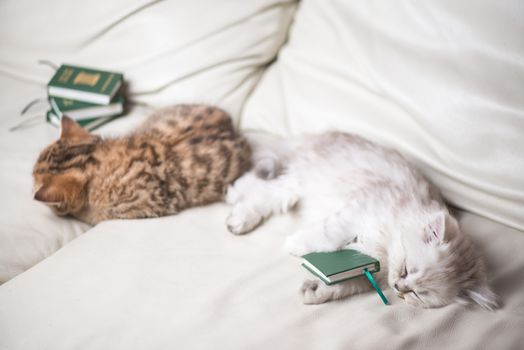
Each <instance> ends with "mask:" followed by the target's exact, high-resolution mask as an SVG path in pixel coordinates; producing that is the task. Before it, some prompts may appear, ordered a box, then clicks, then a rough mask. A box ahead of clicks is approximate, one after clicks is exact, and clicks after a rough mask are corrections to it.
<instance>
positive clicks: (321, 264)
mask: <svg viewBox="0 0 524 350" xmlns="http://www.w3.org/2000/svg"><path fill="white" fill-rule="evenodd" d="M302 258H303V263H302V266H304V267H305V268H306V269H308V270H309V271H310V272H312V273H313V274H315V275H316V276H318V277H319V278H320V279H322V280H323V281H324V282H325V283H326V284H333V283H336V282H341V281H345V280H348V279H351V278H355V277H359V276H362V275H364V269H367V270H368V271H369V272H370V273H374V272H378V271H380V263H379V262H378V260H376V259H374V258H372V257H370V256H368V255H365V254H362V253H360V252H358V251H356V250H352V249H345V250H339V251H336V252H329V253H310V254H307V255H304V256H303V257H302Z"/></svg>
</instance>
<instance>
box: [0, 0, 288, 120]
mask: <svg viewBox="0 0 524 350" xmlns="http://www.w3.org/2000/svg"><path fill="white" fill-rule="evenodd" d="M294 9H295V2H294V1H293V0H249V1H245V0H230V1H220V2H218V1H215V0H191V1H186V0H175V1H151V0H111V1H105V0H94V1H69V0H48V1H39V0H5V1H2V2H1V4H0V21H1V23H2V28H3V30H1V31H0V52H2V59H1V62H0V70H1V71H4V72H9V74H10V75H14V76H16V77H19V78H21V79H25V80H29V81H33V82H36V83H39V84H44V83H47V81H48V79H49V78H50V76H51V75H52V71H51V70H50V69H49V67H44V66H40V65H38V64H37V61H38V60H39V59H46V60H50V61H52V62H55V63H57V64H60V63H62V62H66V63H73V64H79V65H85V66H93V67H96V68H107V69H110V70H117V71H122V72H123V73H124V74H125V78H126V79H127V81H128V83H129V87H130V92H131V95H132V96H133V98H134V99H135V100H137V101H141V102H148V103H150V104H152V105H154V106H155V107H159V106H163V105H170V104H173V103H175V102H188V101H197V102H200V101H201V102H208V103H214V104H218V105H220V106H222V107H223V108H225V109H227V110H228V111H229V112H231V113H233V114H234V115H235V116H236V115H237V114H238V112H239V110H240V107H241V106H242V104H243V103H244V100H245V97H246V95H247V94H248V93H249V92H250V91H251V90H252V88H253V87H254V85H255V84H256V82H257V81H258V79H259V76H260V74H261V72H262V70H263V67H264V65H265V64H266V63H267V62H269V61H271V60H272V59H273V58H274V56H275V55H276V52H277V51H278V49H279V48H280V46H281V44H282V43H283V42H284V40H285V37H286V34H287V29H288V25H289V23H290V21H291V18H292V15H293V13H294Z"/></svg>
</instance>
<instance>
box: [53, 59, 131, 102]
mask: <svg viewBox="0 0 524 350" xmlns="http://www.w3.org/2000/svg"><path fill="white" fill-rule="evenodd" d="M122 81H123V75H122V74H121V73H117V72H107V71H103V70H98V69H92V68H85V67H78V66H72V65H67V64H63V65H61V66H60V68H58V70H57V71H56V73H55V75H54V76H53V77H52V78H51V80H50V81H49V83H48V84H47V92H48V95H49V96H54V97H62V98H70V99H73V100H78V101H84V102H91V103H96V104H103V105H107V104H109V103H110V102H111V100H112V99H113V96H115V94H116V92H117V91H118V89H119V88H120V86H122Z"/></svg>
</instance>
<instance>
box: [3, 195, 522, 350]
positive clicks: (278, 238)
mask: <svg viewBox="0 0 524 350" xmlns="http://www.w3.org/2000/svg"><path fill="white" fill-rule="evenodd" d="M228 210H229V208H227V206H226V205H222V204H219V205H213V206H210V207H207V208H198V209H193V210H188V211H185V212H184V213H182V214H180V215H178V216H173V217H167V218H162V219H152V220H138V221H111V222H105V223H102V224H100V225H98V226H96V227H95V228H93V229H92V230H90V231H88V232H87V233H85V234H84V235H82V236H81V237H79V238H77V239H75V240H74V241H72V242H71V243H69V244H68V245H66V246H65V247H64V248H62V249H61V250H59V251H58V252H56V253H55V254H53V255H52V256H50V257H49V258H47V259H45V260H44V261H42V262H41V263H39V264H38V265H36V266H34V267H33V268H31V269H30V270H28V271H26V272H24V273H23V274H21V275H18V276H17V277H15V278H13V279H12V280H10V281H8V282H7V283H5V284H4V285H2V286H1V287H0V349H10V350H18V349H20V350H21V349H24V350H27V349H35V350H37V349H53V350H62V349H63V350H70V349H91V350H93V349H101V350H102V349H114V350H118V349H126V350H128V349H148V350H151V349H210V348H213V349H383V348H384V347H385V346H386V347H387V349H403V350H406V349H438V350H441V349H475V350H477V349H519V348H522V345H523V344H524V334H523V332H522V329H524V293H522V290H524V277H523V275H522V271H523V269H524V255H523V254H522V251H523V250H524V235H523V234H522V232H519V231H516V230H513V229H510V228H507V227H504V226H502V225H499V224H495V223H493V222H491V221H489V220H486V219H482V218H480V217H477V216H474V215H472V214H462V216H461V224H462V225H463V227H464V229H465V231H467V232H470V233H471V234H473V235H474V237H475V239H476V241H477V242H478V243H479V245H480V246H481V247H482V248H484V249H485V252H486V256H487V257H488V261H489V262H490V265H491V266H493V267H492V269H491V273H492V280H493V285H494V288H495V291H496V292H497V293H499V294H500V296H501V298H502V301H503V303H504V306H503V308H502V309H501V310H498V311H496V312H488V311H484V310H481V309H478V308H472V309H464V308H462V307H461V306H456V305H455V306H448V307H445V308H442V309H433V310H423V309H417V308H413V307H411V306H408V305H406V304H404V302H403V301H401V300H400V299H398V298H396V297H395V296H394V293H393V292H392V291H391V290H387V291H386V295H387V297H388V298H389V299H390V301H391V303H392V305H390V306H384V305H383V304H382V302H381V301H380V299H379V297H378V296H377V295H376V294H375V293H373V292H370V293H367V294H364V295H360V296H355V297H352V298H350V299H346V300H343V301H339V302H333V303H328V304H324V305H318V306H306V305H303V304H301V302H300V299H299V298H298V294H297V293H298V288H299V287H300V283H301V281H302V279H303V277H304V276H307V273H306V272H305V271H303V268H302V267H301V266H300V265H299V263H300V261H299V260H298V259H297V258H294V257H291V256H289V255H286V254H285V253H284V252H283V251H282V244H283V241H284V238H285V236H286V235H287V234H290V233H291V232H292V231H293V230H295V229H296V225H297V223H296V222H294V219H293V218H285V217H279V218H275V219H271V220H270V221H269V222H268V223H267V224H266V225H264V226H262V227H261V228H260V229H258V230H257V231H255V232H253V233H251V234H248V235H246V236H233V235H231V234H230V233H229V232H228V231H227V230H226V229H225V225H224V219H225V217H226V216H227V214H228Z"/></svg>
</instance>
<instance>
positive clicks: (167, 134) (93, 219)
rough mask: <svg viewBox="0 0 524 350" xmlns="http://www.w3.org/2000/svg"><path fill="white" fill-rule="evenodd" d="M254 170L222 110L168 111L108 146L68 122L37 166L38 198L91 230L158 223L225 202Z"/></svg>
mask: <svg viewBox="0 0 524 350" xmlns="http://www.w3.org/2000/svg"><path fill="white" fill-rule="evenodd" d="M249 166H250V147H249V144H248V143H247V141H246V140H245V139H244V138H243V137H240V136H238V135H237V134H236V133H235V131H234V130H233V125H232V123H231V120H230V118H229V116H228V115H227V114H226V112H224V111H222V110H220V109H218V108H214V107H209V106H204V105H178V106H174V107H171V108H167V109H163V110H160V111H158V112H156V113H154V114H153V115H152V116H150V117H149V118H148V119H147V120H146V121H145V122H144V123H143V125H142V126H140V127H139V128H138V129H137V130H136V131H135V132H134V133H132V134H131V135H129V136H126V137H121V138H109V139H103V138H101V137H99V136H95V135H92V134H89V133H88V132H87V131H85V130H84V129H82V128H81V127H80V126H79V125H78V124H77V123H75V122H74V121H73V120H71V119H69V118H67V117H64V118H62V122H61V135H60V138H59V139H58V140H57V141H56V142H54V143H53V144H51V145H50V146H48V147H47V148H46V149H44V150H43V151H42V153H41V154H40V157H39V158H38V160H37V162H36V164H35V166H34V170H33V177H34V190H35V195H34V198H35V199H36V200H38V201H41V202H44V203H45V204H47V205H49V206H50V207H51V208H52V209H53V210H54V212H55V213H56V214H58V215H72V216H74V217H76V218H78V219H80V220H82V221H85V222H87V223H90V224H96V223H98V222H100V221H102V220H108V219H133V218H146V217H157V216H162V215H169V214H175V213H178V212H179V211H180V210H182V209H184V208H188V207H192V206H197V205H203V204H207V203H211V202H215V201H218V200H221V199H223V197H224V194H225V191H226V188H227V186H228V185H229V184H230V183H232V182H233V181H234V180H235V179H236V178H237V177H239V176H240V175H241V174H242V173H243V172H245V171H246V170H247V169H248V168H249Z"/></svg>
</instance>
